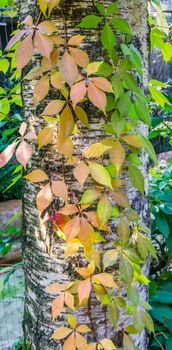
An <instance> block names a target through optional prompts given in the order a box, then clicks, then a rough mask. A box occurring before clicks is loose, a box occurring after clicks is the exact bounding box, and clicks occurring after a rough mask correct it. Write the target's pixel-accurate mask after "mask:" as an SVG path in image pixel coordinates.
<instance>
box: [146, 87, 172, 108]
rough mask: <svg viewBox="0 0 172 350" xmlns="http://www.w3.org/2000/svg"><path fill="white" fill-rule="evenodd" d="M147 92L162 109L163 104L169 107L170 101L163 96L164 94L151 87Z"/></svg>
mask: <svg viewBox="0 0 172 350" xmlns="http://www.w3.org/2000/svg"><path fill="white" fill-rule="evenodd" d="M149 91H150V93H151V96H152V98H153V99H154V100H155V101H156V102H157V103H158V104H159V105H160V106H161V107H162V108H164V106H165V104H167V105H169V106H171V103H170V101H168V99H167V98H166V97H165V96H164V94H163V93H162V92H161V91H160V90H158V89H156V88H155V87H153V86H149Z"/></svg>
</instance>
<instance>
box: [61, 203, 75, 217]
mask: <svg viewBox="0 0 172 350" xmlns="http://www.w3.org/2000/svg"><path fill="white" fill-rule="evenodd" d="M59 213H60V214H63V215H74V214H76V213H78V208H77V207H76V206H75V205H74V204H66V205H65V206H64V207H63V208H62V209H60V210H59Z"/></svg>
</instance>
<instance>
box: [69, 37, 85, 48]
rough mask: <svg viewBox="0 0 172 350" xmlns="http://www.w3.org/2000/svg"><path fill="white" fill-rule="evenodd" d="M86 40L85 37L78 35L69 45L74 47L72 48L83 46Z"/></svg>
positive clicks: (70, 40)
mask: <svg viewBox="0 0 172 350" xmlns="http://www.w3.org/2000/svg"><path fill="white" fill-rule="evenodd" d="M84 39H85V36H83V35H80V34H76V35H73V36H71V38H70V39H69V41H68V43H67V44H68V45H72V46H77V45H79V44H81V43H82V42H83V40H84Z"/></svg>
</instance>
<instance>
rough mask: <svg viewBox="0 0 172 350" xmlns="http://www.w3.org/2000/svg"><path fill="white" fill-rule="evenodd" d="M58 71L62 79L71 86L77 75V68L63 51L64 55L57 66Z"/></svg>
mask: <svg viewBox="0 0 172 350" xmlns="http://www.w3.org/2000/svg"><path fill="white" fill-rule="evenodd" d="M59 71H60V73H61V74H62V77H63V79H64V80H65V81H66V82H67V83H68V85H69V86H72V85H73V83H74V82H75V80H76V77H77V75H78V68H77V66H76V64H75V61H74V59H73V57H72V56H71V55H69V53H68V52H67V50H65V53H64V55H63V57H62V59H61V61H60V64H59Z"/></svg>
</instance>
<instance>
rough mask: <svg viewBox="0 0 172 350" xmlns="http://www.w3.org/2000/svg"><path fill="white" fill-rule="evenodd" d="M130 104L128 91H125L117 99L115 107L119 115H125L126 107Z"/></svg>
mask: <svg viewBox="0 0 172 350" xmlns="http://www.w3.org/2000/svg"><path fill="white" fill-rule="evenodd" d="M130 105H131V99H130V94H129V92H125V93H124V94H123V95H121V96H120V97H119V99H118V101H117V104H116V107H117V108H118V110H119V112H120V115H121V116H124V115H127V112H128V109H129V107H130Z"/></svg>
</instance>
